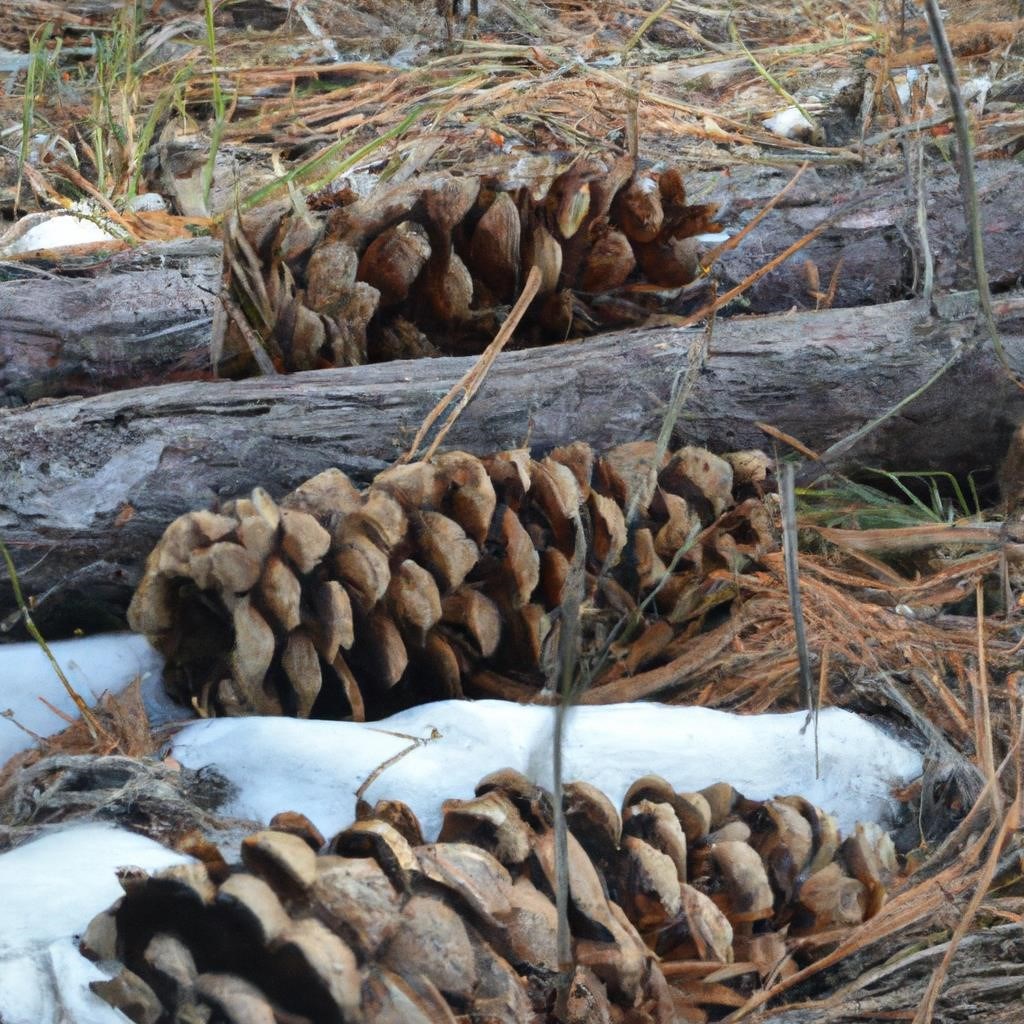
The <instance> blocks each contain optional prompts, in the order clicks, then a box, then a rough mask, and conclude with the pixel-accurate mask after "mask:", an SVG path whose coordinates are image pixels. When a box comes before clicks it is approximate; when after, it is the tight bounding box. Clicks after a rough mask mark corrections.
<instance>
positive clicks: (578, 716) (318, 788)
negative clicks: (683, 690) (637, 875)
mask: <svg viewBox="0 0 1024 1024" xmlns="http://www.w3.org/2000/svg"><path fill="white" fill-rule="evenodd" d="M805 721H806V715H804V714H803V713H796V714H788V715H758V716H750V715H731V714H727V713H726V712H723V711H713V710H710V709H708V708H685V707H677V706H669V705H661V704H650V703H642V704H618V705H606V706H603V707H580V708H576V709H575V710H574V711H573V712H572V714H571V716H570V720H569V727H568V731H567V735H566V744H565V778H566V780H574V779H576V780H583V781H587V782H591V783H593V784H594V785H596V786H597V787H598V788H600V789H602V790H603V791H604V792H605V793H606V794H607V795H608V796H609V798H610V799H611V800H612V802H613V803H615V804H616V805H618V804H620V803H621V801H622V798H623V797H624V796H625V793H626V789H627V788H628V787H629V785H630V784H631V783H632V782H634V781H635V780H636V779H637V778H639V777H640V776H641V775H647V774H651V773H654V774H657V775H662V776H664V777H665V778H666V779H668V781H669V782H670V783H672V785H673V786H674V787H676V788H677V789H682V790H695V789H701V788H703V787H704V786H707V785H710V784H711V783H712V782H719V781H726V782H730V783H732V785H734V786H735V787H736V788H737V789H738V790H739V791H740V792H741V793H743V794H744V795H746V796H748V797H751V798H752V799H763V798H766V797H771V796H774V795H777V794H780V795H782V794H799V795H801V796H805V797H807V798H808V799H809V800H811V801H812V802H814V803H816V804H818V805H819V806H821V807H823V808H824V809H825V810H827V811H830V812H831V813H833V814H835V815H836V817H837V818H838V821H839V824H840V827H841V828H843V829H844V830H845V831H847V832H849V830H850V829H852V827H853V825H854V823H855V822H857V821H883V822H884V821H886V820H887V819H888V818H889V817H890V816H891V814H892V811H893V809H894V808H895V801H894V800H893V798H892V796H891V790H892V788H893V787H894V786H901V785H905V784H906V783H907V782H909V781H910V780H911V779H913V778H916V777H917V776H918V775H920V773H921V764H922V762H921V755H920V754H918V753H917V752H916V751H914V750H913V749H911V748H910V747H908V746H906V745H905V744H903V743H901V742H899V741H897V740H895V739H893V738H892V737H890V736H888V735H887V734H886V733H885V732H883V731H882V730H881V729H879V728H878V727H877V726H874V725H872V724H871V723H869V722H866V721H864V720H863V719H861V718H860V717H859V716H857V715H855V714H852V713H851V712H848V711H842V710H840V709H836V708H832V709H826V710H825V711H823V712H822V713H821V717H820V723H819V749H820V763H821V778H815V766H814V735H813V732H814V730H813V726H811V727H808V728H807V729H806V730H803V726H804V723H805ZM553 722H554V714H553V711H552V709H550V708H545V707H524V706H521V705H517V704H507V703H504V702H502V701H490V700H488V701H476V702H468V701H442V702H439V703H435V704H429V705H424V706H422V707H417V708H412V709H410V710H408V711H403V712H401V713H400V714H397V715H394V716H392V717H391V718H388V719H385V720H384V721H381V722H373V723H368V724H359V723H354V722H312V721H297V720H295V719H280V718H246V719H227V718H219V719H210V720H207V721H203V722H196V723H194V724H192V725H189V726H187V727H186V728H185V729H183V730H182V731H181V732H180V733H179V734H178V737H177V739H176V741H175V744H174V756H175V757H176V758H178V760H180V761H181V762H182V763H183V764H185V765H187V766H188V767H190V768H200V767H202V766H204V765H213V766H214V767H216V769H217V770H218V771H219V772H221V773H222V774H223V775H225V776H226V777H227V778H228V779H229V780H230V781H231V782H232V783H233V784H234V785H235V786H236V787H237V792H236V794H235V796H234V797H233V798H232V799H231V801H230V803H229V804H228V806H226V807H225V808H223V809H222V810H223V811H224V812H225V813H227V814H233V815H238V816H240V817H246V818H255V819H257V820H259V821H263V822H266V821H269V819H270V818H271V817H272V816H273V815H274V814H276V813H277V812H279V811H283V810H295V811H300V812H301V813H303V814H305V815H307V816H308V817H309V818H310V820H312V821H313V822H314V824H315V825H316V826H317V828H319V829H320V830H321V831H322V832H323V833H324V834H325V835H328V836H329V835H332V834H334V833H335V832H337V831H339V830H340V829H342V828H344V827H345V826H347V825H348V824H350V823H351V822H352V820H353V818H354V811H355V801H356V791H357V790H358V789H359V787H360V786H361V785H362V784H363V783H364V782H365V780H366V779H368V778H369V777H370V775H371V774H372V773H373V772H374V770H375V769H377V768H378V767H379V766H380V765H382V764H384V762H386V761H387V760H388V759H389V758H392V757H394V756H395V755H397V754H400V753H402V752H403V751H406V750H408V752H407V753H405V754H404V755H403V756H402V757H401V758H400V759H398V760H397V761H396V762H395V763H394V764H392V765H390V766H389V767H387V768H386V769H385V770H384V771H383V772H382V773H381V774H380V775H379V776H378V777H377V778H376V779H375V780H374V782H373V783H372V785H370V786H369V787H368V789H367V791H366V793H365V798H366V799H367V800H369V801H370V803H371V804H372V803H375V802H376V801H377V800H381V799H388V798H390V799H397V800H403V801H405V803H407V804H408V805H409V806H410V807H411V808H412V810H413V811H414V812H415V814H416V816H417V817H418V818H419V820H420V824H421V825H422V827H423V831H424V834H425V836H426V837H427V838H428V839H432V838H434V837H436V835H437V833H438V831H439V829H440V827H441V801H442V800H444V799H447V798H450V797H454V798H462V799H465V798H468V797H471V796H472V795H473V789H474V787H475V786H476V784H477V782H479V780H480V778H481V777H482V776H484V775H486V774H487V773H488V772H491V771H496V770H497V769H499V768H506V767H510V768H515V769H517V770H519V771H521V772H524V773H525V774H526V775H528V776H529V777H530V778H532V779H533V780H534V781H536V782H539V783H540V784H541V785H545V786H550V785H551V768H550V760H551V729H552V726H553ZM435 735H436V736H437V738H431V737H432V736H435ZM417 741H418V742H417ZM408 748H411V749H408Z"/></svg>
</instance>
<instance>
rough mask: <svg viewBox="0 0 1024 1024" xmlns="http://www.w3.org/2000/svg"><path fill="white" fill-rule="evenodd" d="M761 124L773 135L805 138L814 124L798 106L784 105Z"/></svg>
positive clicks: (787, 137)
mask: <svg viewBox="0 0 1024 1024" xmlns="http://www.w3.org/2000/svg"><path fill="white" fill-rule="evenodd" d="M761 124H762V125H764V127H765V128H767V129H768V131H770V132H771V133H772V134H773V135H781V136H782V137H783V138H784V139H806V138H807V137H808V136H809V135H810V133H811V132H812V131H814V125H813V124H811V122H810V121H808V120H807V118H806V117H805V116H804V113H803V111H802V110H800V108H799V107H786V109H785V110H780V111H779V112H778V113H777V114H773V115H772V116H771V117H769V118H766V119H765V120H764V121H762V122H761Z"/></svg>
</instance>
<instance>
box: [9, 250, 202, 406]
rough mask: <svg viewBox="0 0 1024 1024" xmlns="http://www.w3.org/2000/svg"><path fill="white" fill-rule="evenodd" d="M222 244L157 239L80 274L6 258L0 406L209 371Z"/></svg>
mask: <svg viewBox="0 0 1024 1024" xmlns="http://www.w3.org/2000/svg"><path fill="white" fill-rule="evenodd" d="M220 265H221V249H220V243H219V242H217V241H215V240H214V239H212V238H196V239H189V240H186V241H177V242H160V243H151V244H148V245H143V246H139V247H138V248H137V249H132V250H128V251H126V252H120V253H116V254H115V255H113V256H111V257H110V258H109V259H106V260H103V261H102V266H98V267H93V268H91V269H79V270H78V271H77V272H76V276H68V275H65V276H57V275H56V274H52V273H46V272H44V273H41V274H40V273H39V272H38V270H36V271H33V268H32V267H31V266H28V265H22V266H19V265H18V264H8V265H7V266H6V267H5V269H4V275H5V277H9V276H10V275H21V276H15V277H14V279H6V280H2V281H0V405H3V406H18V405H24V404H26V403H29V402H33V401H36V400H38V399H40V398H50V397H57V396H64V395H92V394H100V393H102V392H104V391H111V390H114V389H116V388H128V387H138V386H140V385H143V384H154V383H163V382H165V381H168V380H186V379H190V380H194V379H197V378H201V377H204V376H209V363H210V325H211V322H212V316H213V302H214V299H215V297H216V295H217V292H218V291H219V290H220V274H221V270H220Z"/></svg>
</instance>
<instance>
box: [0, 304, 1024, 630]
mask: <svg viewBox="0 0 1024 1024" xmlns="http://www.w3.org/2000/svg"><path fill="white" fill-rule="evenodd" d="M942 308H943V309H947V310H950V311H952V314H951V316H950V317H948V318H930V317H929V316H928V315H927V313H926V312H925V311H924V309H923V308H922V306H921V304H920V303H918V302H909V301H907V302H899V303H893V304H890V305H886V306H878V307H869V308H860V309H856V310H830V311H823V312H819V313H796V314H782V315H774V316H769V317H749V318H734V319H725V320H720V321H719V322H718V323H717V324H716V325H715V329H714V337H713V339H712V342H711V356H710V359H709V360H708V362H707V366H706V368H705V369H704V371H703V373H701V374H700V375H699V376H698V378H697V381H696V383H695V386H694V389H693V392H692V394H691V395H690V397H689V399H688V401H687V404H686V407H685V409H684V411H683V415H682V417H681V419H680V421H679V423H678V425H677V427H676V435H677V436H676V440H677V441H678V442H680V443H682V442H684V441H692V442H695V443H699V444H705V445H707V446H708V447H710V448H712V449H713V450H718V451H723V450H735V449H742V448H750V447H760V446H764V445H766V444H769V445H770V444H771V443H772V442H771V441H770V440H768V439H766V437H765V435H764V434H763V433H762V432H761V430H760V429H759V428H758V426H757V421H768V422H770V423H772V424H774V425H775V426H776V427H778V428H780V429H782V430H784V431H787V432H789V433H790V434H792V435H794V436H796V437H798V438H800V439H801V440H802V441H803V442H804V443H806V444H809V445H811V446H813V447H816V448H818V449H823V448H825V447H826V446H828V445H830V444H832V443H834V442H836V441H837V440H839V439H841V438H844V437H846V436H847V435H849V434H850V433H851V432H852V431H854V430H856V429H857V428H858V427H860V426H862V425H863V424H864V423H865V422H867V421H869V420H871V419H872V418H873V417H875V416H877V415H879V414H880V413H882V412H884V411H885V410H887V409H888V408H890V407H891V406H892V405H893V404H895V403H896V402H897V401H899V400H900V399H902V398H903V397H904V396H906V395H908V394H910V393H912V392H913V391H914V390H915V389H917V388H919V387H920V386H921V385H922V384H923V383H924V382H925V381H927V380H928V378H929V377H930V376H931V375H932V374H934V373H935V372H936V370H937V369H938V368H939V367H941V366H942V364H943V363H944V362H945V361H946V360H948V359H949V358H950V356H951V355H952V354H953V353H954V352H955V351H957V350H958V349H959V350H961V351H962V358H961V359H960V360H959V362H958V363H957V364H956V365H955V366H954V367H953V368H952V369H951V370H950V371H949V372H948V373H947V374H945V376H943V377H942V378H941V379H940V380H939V381H938V383H936V384H935V385H934V386H933V387H931V388H930V389H929V390H928V391H926V392H925V394H923V395H922V396H921V397H919V398H918V399H916V400H915V401H914V402H913V403H912V404H911V405H909V406H908V407H907V408H906V409H904V410H903V412H902V413H901V414H900V415H899V416H897V417H894V418H893V419H891V420H890V421H888V422H887V423H886V424H884V425H883V426H882V427H881V428H880V429H878V430H877V431H875V432H873V433H871V434H870V435H868V436H867V437H866V438H865V439H864V440H862V441H861V442H860V443H859V444H858V445H857V446H855V447H853V448H852V450H850V451H849V452H847V453H845V454H844V455H843V456H842V458H841V459H839V460H837V461H836V463H835V465H836V466H837V467H840V468H844V469H849V468H851V467H853V466H856V465H868V466H871V465H885V466H890V467H892V466H901V467H904V468H913V469H928V468H941V469H945V470H948V471H950V472H954V473H966V472H968V471H971V470H977V469H980V468H984V467H992V468H994V467H996V466H997V465H998V464H999V460H1000V458H1001V457H1002V453H1003V452H1004V451H1005V448H1006V444H1007V441H1008V438H1009V436H1010V434H1011V432H1012V430H1013V428H1014V427H1015V426H1016V424H1017V423H1018V422H1019V421H1020V420H1021V419H1024V391H1022V390H1021V389H1020V388H1019V387H1018V386H1017V384H1016V383H1014V382H1013V381H1012V380H1011V379H1010V378H1009V376H1008V375H1007V374H1006V372H1005V371H1004V370H1003V368H1002V367H1001V366H1000V364H999V363H998V361H997V360H996V358H995V356H994V355H993V352H992V348H991V345H990V344H988V342H984V341H979V342H978V343H977V344H973V342H974V340H975V338H976V335H975V322H974V317H973V305H972V303H971V301H970V298H969V297H964V296H955V297H951V298H947V299H946V300H945V301H944V303H943V306H942ZM957 309H959V313H957V312H956V311H957ZM997 310H998V314H999V317H1000V323H1001V329H1002V334H1003V343H1004V345H1005V346H1006V349H1007V352H1008V354H1009V357H1010V359H1011V361H1013V363H1014V365H1015V366H1024V296H1021V295H1019V294H1014V295H1008V296H1002V297H1000V299H999V301H998V302H997ZM955 316H959V317H960V318H959V319H956V318H954V317H955ZM700 337H701V332H700V331H699V330H696V329H685V330H684V329H679V328H661V329H657V330H633V331H627V332H622V333H617V334H609V335H605V336H602V337H600V338H597V339H594V340H591V341H589V342H584V343H580V344H567V345H557V346H553V347H550V348H542V349H534V350H529V351H521V352H510V353H505V354H503V355H502V356H500V357H499V358H498V360H497V362H496V363H495V365H494V366H493V367H492V369H491V372H490V375H489V376H488V378H487V380H486V382H485V384H484V387H483V389H482V390H481V392H480V393H479V394H478V396H477V397H476V399H475V401H474V402H473V403H472V404H471V405H470V406H469V408H468V409H467V410H466V411H465V412H464V413H463V415H462V417H461V418H460V420H459V421H458V422H457V424H456V425H455V428H454V429H453V430H452V432H451V433H450V434H449V435H448V438H447V441H446V447H447V448H450V449H452V448H463V449H466V450H469V451H472V452H475V453H485V452H489V451H493V450H497V449H502V448H508V447H514V446H516V445H524V444H527V445H530V446H531V447H533V448H534V449H535V450H542V449H545V448H549V447H552V446H555V445H558V444H563V443H566V442H568V441H571V440H582V441H586V442H589V443H590V444H591V445H593V446H594V447H595V448H597V449H607V448H609V447H611V446H613V445H616V444H619V443H622V442H625V441H631V440H637V439H642V438H651V437H654V436H656V435H657V433H658V430H659V428H660V425H661V422H662V419H663V416H664V414H665V407H666V404H667V401H668V399H669V396H670V393H671V390H672V382H673V379H674V378H675V377H676V375H677V374H678V373H679V372H680V371H681V370H684V369H685V367H686V365H687V358H688V354H689V352H690V349H691V346H693V345H694V344H696V343H697V342H698V341H699V339H700ZM472 365H473V360H472V359H470V358H445V359H433V360H419V361H417V362H395V363H384V364H379V365H372V366H362V367H353V368H349V369H345V370H321V371H314V372H311V373H301V374H293V375H290V376H279V377H274V378H263V379H258V380H249V381H238V382H202V381H200V382H187V383H177V384H167V385H164V386H161V387H149V388H139V389H134V390H130V391H122V392H116V393H113V394H109V395H101V396H97V397H94V398H86V399H75V400H72V399H68V400H63V401H59V402H53V403H46V404H42V405H39V406H36V407H31V408H25V409H15V410H8V411H0V532H2V534H3V536H4V538H5V540H6V542H7V544H8V546H9V547H10V548H11V549H12V551H13V553H14V558H15V561H16V564H17V567H18V570H19V572H20V574H21V580H22V584H23V587H24V588H25V590H26V591H27V592H28V593H30V594H33V595H36V597H37V599H39V608H38V611H39V612H40V614H41V615H43V614H44V613H45V612H46V611H47V608H48V607H53V608H57V607H63V608H64V609H65V610H66V611H67V610H68V609H69V608H70V612H69V615H66V616H65V617H64V619H63V621H62V622H61V623H57V622H54V623H53V624H52V628H53V629H54V630H55V634H54V635H56V630H58V629H60V628H62V627H63V628H66V627H67V626H68V625H72V626H73V625H80V626H83V627H86V626H91V627H93V628H95V626H96V624H97V621H96V614H97V610H98V609H100V608H102V607H107V608H108V610H111V611H112V612H114V613H116V614H120V613H121V611H122V610H123V608H124V606H125V604H126V602H127V598H128V596H129V592H130V588H131V587H132V586H133V584H134V583H135V582H136V581H137V580H138V578H139V573H140V571H141V568H142V563H143V560H144V558H145V555H146V554H147V553H148V551H149V549H150V547H151V546H152V545H153V544H154V543H155V541H156V540H157V538H158V537H159V536H160V535H161V533H162V531H163V529H164V527H165V526H166V525H167V524H168V523H169V522H170V521H171V520H172V519H173V518H175V517H176V516H177V515H179V514H180V513H182V512H184V511H186V510H188V509H191V508H196V507H202V506H210V505H213V504H215V503H216V502H217V501H218V500H221V499H227V498H229V497H232V496H235V495H238V494H241V493H244V492H246V491H247V490H248V489H250V488H251V487H253V486H255V485H257V484H259V485H262V486H264V487H266V488H267V489H268V490H269V491H270V492H271V493H272V494H273V495H275V496H279V495H281V494H283V493H285V492H286V491H289V490H291V489H292V488H294V487H295V486H297V485H298V484H299V483H300V482H301V481H302V480H304V479H306V478H308V477H309V476H312V475H313V474H315V473H317V472H319V471H320V470H322V469H324V468H325V467H328V466H338V467H340V468H341V469H342V470H344V471H345V472H347V473H349V474H350V475H352V476H353V478H355V479H356V480H358V481H367V480H368V479H369V478H370V477H372V476H373V475H374V474H375V473H377V472H378V471H379V470H381V469H383V468H384V467H385V466H387V465H389V464H390V463H391V462H392V461H393V460H394V459H395V458H396V457H397V456H398V455H400V454H401V453H402V452H403V451H404V450H405V449H406V448H407V447H408V445H409V443H410V441H411V439H412V437H413V435H414V433H415V431H416V429H417V427H418V426H419V425H420V423H421V421H422V419H423V417H424V416H425V414H426V413H427V412H428V411H429V410H430V409H431V408H432V407H433V406H434V405H435V403H436V402H437V401H438V400H439V399H440V398H442V396H443V395H444V394H445V393H446V392H447V391H448V389H449V388H450V387H451V386H452V385H453V383H454V382H455V381H457V380H458V379H459V378H460V377H461V376H462V375H463V374H464V373H465V372H466V370H467V369H468V368H469V367H470V366H472ZM58 598H59V600H58ZM83 601H84V604H82V603H81V602H83ZM12 608H13V603H12V599H11V590H10V587H9V585H7V581H6V580H4V585H3V587H0V618H2V616H3V615H6V614H8V613H9V612H10V611H11V609H12ZM75 615H78V616H79V618H78V619H77V620H76V619H75ZM69 616H70V617H69Z"/></svg>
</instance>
